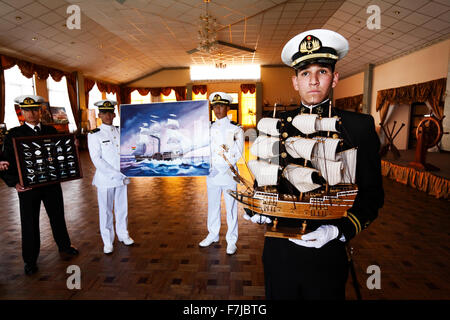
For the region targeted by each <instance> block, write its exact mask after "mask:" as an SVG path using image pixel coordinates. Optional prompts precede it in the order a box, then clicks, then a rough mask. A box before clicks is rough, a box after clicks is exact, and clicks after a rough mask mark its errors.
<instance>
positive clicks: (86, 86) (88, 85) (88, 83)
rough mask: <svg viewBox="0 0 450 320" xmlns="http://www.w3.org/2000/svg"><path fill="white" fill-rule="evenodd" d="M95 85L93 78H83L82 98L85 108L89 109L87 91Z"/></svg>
mask: <svg viewBox="0 0 450 320" xmlns="http://www.w3.org/2000/svg"><path fill="white" fill-rule="evenodd" d="M94 85H95V80H92V79H89V78H84V98H85V100H86V108H87V109H89V91H91V90H92V88H93V87H94Z"/></svg>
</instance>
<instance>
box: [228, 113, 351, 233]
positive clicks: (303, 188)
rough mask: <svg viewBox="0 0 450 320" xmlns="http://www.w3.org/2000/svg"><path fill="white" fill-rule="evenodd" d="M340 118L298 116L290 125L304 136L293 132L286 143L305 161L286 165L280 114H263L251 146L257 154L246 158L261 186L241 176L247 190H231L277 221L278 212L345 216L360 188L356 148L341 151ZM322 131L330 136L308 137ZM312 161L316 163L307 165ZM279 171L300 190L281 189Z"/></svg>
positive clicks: (248, 205)
mask: <svg viewBox="0 0 450 320" xmlns="http://www.w3.org/2000/svg"><path fill="white" fill-rule="evenodd" d="M338 121H339V119H338V118H337V117H328V118H321V117H319V116H318V115H316V114H299V115H297V116H295V117H294V118H293V119H292V125H293V126H294V127H296V128H297V129H298V130H299V131H300V132H301V133H303V134H304V135H305V137H300V136H296V137H289V138H287V139H286V140H284V141H283V142H282V143H283V144H284V146H285V149H286V152H287V153H288V154H289V155H290V156H291V157H292V158H294V159H298V161H297V162H300V163H304V165H298V164H292V163H291V164H288V165H286V166H284V167H282V166H280V165H279V164H278V161H277V160H278V158H279V156H281V157H282V158H285V157H286V156H287V155H286V154H281V155H280V154H279V148H280V145H279V144H280V143H281V139H280V138H279V136H280V132H279V130H278V129H277V127H278V126H279V122H280V119H277V118H263V119H261V120H260V121H259V123H258V125H257V128H258V130H259V132H260V135H259V136H258V138H257V139H256V140H255V141H254V143H253V145H252V146H251V148H250V152H251V153H252V154H253V155H255V156H257V157H258V158H257V160H250V161H249V162H248V168H249V170H250V171H251V173H252V174H253V176H254V177H255V180H256V182H257V187H253V186H252V184H251V183H249V182H248V181H245V179H243V178H242V177H241V176H239V175H237V179H238V180H240V181H241V182H243V184H244V186H245V187H246V190H245V191H243V192H241V191H233V190H230V191H228V192H229V193H230V194H231V196H233V197H234V198H235V199H236V200H238V201H239V202H241V203H242V204H243V205H244V206H245V208H247V209H249V210H251V211H252V212H253V213H258V214H263V215H267V216H271V217H272V218H274V219H275V220H276V218H277V217H283V218H294V219H303V220H308V219H339V218H342V217H344V216H346V215H347V213H346V212H347V210H348V209H349V208H351V207H352V206H353V201H354V199H355V197H356V194H357V191H358V190H357V187H356V185H355V172H356V154H357V150H356V148H352V149H348V150H345V151H342V152H338V151H337V150H338V147H339V145H340V144H341V142H342V139H339V138H337V137H338V134H336V133H337V129H336V123H337V122H338ZM321 132H325V133H324V134H322V135H326V137H323V136H316V137H312V138H309V137H308V135H312V134H316V133H321ZM330 135H331V136H332V137H329V136H330ZM308 162H309V163H310V164H311V165H312V167H308V166H306V164H307V163H308ZM280 174H281V176H282V177H284V178H286V179H287V180H288V181H289V182H290V183H291V184H292V185H293V186H294V187H295V188H296V189H297V190H298V192H296V193H295V194H281V193H279V192H278V191H277V188H276V185H277V182H278V181H279V175H280ZM235 175H236V173H235ZM317 177H319V179H317ZM320 177H322V178H323V179H321V178H320ZM315 181H316V182H315ZM317 181H325V183H324V184H320V183H317ZM298 193H299V195H297V194H298ZM275 227H276V224H275ZM304 229H305V226H304V228H303V231H304Z"/></svg>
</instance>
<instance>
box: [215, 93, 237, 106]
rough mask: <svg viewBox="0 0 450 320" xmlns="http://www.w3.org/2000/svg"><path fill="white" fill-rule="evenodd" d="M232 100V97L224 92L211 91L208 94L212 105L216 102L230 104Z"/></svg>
mask: <svg viewBox="0 0 450 320" xmlns="http://www.w3.org/2000/svg"><path fill="white" fill-rule="evenodd" d="M232 101H233V97H231V96H230V95H229V94H226V93H225V92H213V93H211V94H210V95H209V102H210V103H211V105H212V106H214V105H216V104H225V105H230V104H231V102H232Z"/></svg>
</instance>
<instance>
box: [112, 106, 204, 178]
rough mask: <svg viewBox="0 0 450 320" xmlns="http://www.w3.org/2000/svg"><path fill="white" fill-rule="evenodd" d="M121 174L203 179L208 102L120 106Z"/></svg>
mask: <svg viewBox="0 0 450 320" xmlns="http://www.w3.org/2000/svg"><path fill="white" fill-rule="evenodd" d="M120 127H121V130H120V170H121V172H122V173H123V174H125V175H126V176H128V177H177V176H206V175H208V173H209V168H210V148H209V115H208V101H207V100H198V101H177V102H164V103H162V102H161V103H147V104H125V105H121V106H120Z"/></svg>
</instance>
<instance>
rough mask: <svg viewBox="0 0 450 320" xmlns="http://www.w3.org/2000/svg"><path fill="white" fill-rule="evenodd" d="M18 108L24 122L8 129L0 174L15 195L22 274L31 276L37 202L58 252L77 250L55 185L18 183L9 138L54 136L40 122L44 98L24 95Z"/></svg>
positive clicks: (18, 100)
mask: <svg viewBox="0 0 450 320" xmlns="http://www.w3.org/2000/svg"><path fill="white" fill-rule="evenodd" d="M14 101H15V102H16V103H18V104H19V105H20V108H21V110H22V114H23V116H24V118H25V123H24V124H23V125H21V126H19V127H14V128H12V129H11V130H9V131H8V132H7V134H6V137H5V143H4V145H3V157H4V158H5V160H6V161H8V162H9V167H8V169H7V170H6V171H3V172H2V175H1V177H2V179H3V180H4V181H5V182H6V184H7V185H8V186H9V187H14V188H16V190H17V194H18V196H19V205H20V222H21V229H22V257H23V260H24V262H25V274H27V275H31V274H33V273H36V272H37V271H38V267H37V264H36V263H37V259H38V256H39V250H40V231H39V211H40V208H41V202H43V203H44V207H45V210H46V211H47V214H48V217H49V220H50V226H51V228H52V232H53V238H54V239H55V242H56V244H57V245H58V249H59V251H60V252H63V253H66V254H68V255H77V254H78V250H77V249H76V248H75V247H73V246H72V245H71V242H70V238H69V234H68V232H67V227H66V221H65V219H64V202H63V194H62V190H61V185H60V184H59V183H55V184H50V185H46V186H42V187H35V188H28V187H23V186H22V185H20V183H19V173H18V171H17V166H16V159H15V155H14V147H13V140H12V139H13V138H16V137H26V136H39V135H49V134H56V133H57V131H56V129H55V128H54V127H51V126H46V125H43V124H42V123H41V122H40V120H41V104H42V103H43V102H44V98H42V97H40V96H35V95H25V96H20V97H17V98H16V99H15V100H14Z"/></svg>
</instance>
